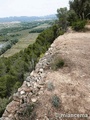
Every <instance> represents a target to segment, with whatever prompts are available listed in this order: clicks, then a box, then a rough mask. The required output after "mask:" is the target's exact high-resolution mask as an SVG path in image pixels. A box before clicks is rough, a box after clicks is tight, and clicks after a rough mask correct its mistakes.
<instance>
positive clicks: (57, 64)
mask: <svg viewBox="0 0 90 120" xmlns="http://www.w3.org/2000/svg"><path fill="white" fill-rule="evenodd" d="M63 66H64V60H63V59H62V58H60V57H56V58H54V59H53V61H52V62H51V69H52V70H57V69H58V68H62V67H63Z"/></svg>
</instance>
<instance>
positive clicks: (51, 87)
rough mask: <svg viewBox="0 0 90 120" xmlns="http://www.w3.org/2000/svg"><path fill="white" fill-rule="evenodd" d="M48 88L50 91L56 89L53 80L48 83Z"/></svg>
mask: <svg viewBox="0 0 90 120" xmlns="http://www.w3.org/2000/svg"><path fill="white" fill-rule="evenodd" d="M47 89H48V91H52V90H54V85H53V83H52V82H50V81H49V82H48V83H47Z"/></svg>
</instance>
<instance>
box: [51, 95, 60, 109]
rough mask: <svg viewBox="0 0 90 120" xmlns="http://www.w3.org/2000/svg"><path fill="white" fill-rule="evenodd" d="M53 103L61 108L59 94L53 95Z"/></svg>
mask: <svg viewBox="0 0 90 120" xmlns="http://www.w3.org/2000/svg"><path fill="white" fill-rule="evenodd" d="M51 103H52V105H53V106H54V107H56V108H59V107H60V105H61V101H60V99H59V97H58V96H57V95H53V96H52V98H51Z"/></svg>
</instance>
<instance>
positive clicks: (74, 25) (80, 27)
mask: <svg viewBox="0 0 90 120" xmlns="http://www.w3.org/2000/svg"><path fill="white" fill-rule="evenodd" d="M85 24H86V21H85V20H83V21H82V20H78V21H77V22H73V23H72V28H73V29H74V30H76V31H80V30H83V29H84V27H85Z"/></svg>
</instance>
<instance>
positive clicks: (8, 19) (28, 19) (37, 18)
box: [0, 14, 56, 22]
mask: <svg viewBox="0 0 90 120" xmlns="http://www.w3.org/2000/svg"><path fill="white" fill-rule="evenodd" d="M52 19H54V20H55V19H56V15H54V14H53V15H47V16H31V17H28V16H20V17H17V16H14V17H5V18H0V22H17V21H19V22H32V21H40V20H41V21H42V20H52Z"/></svg>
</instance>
